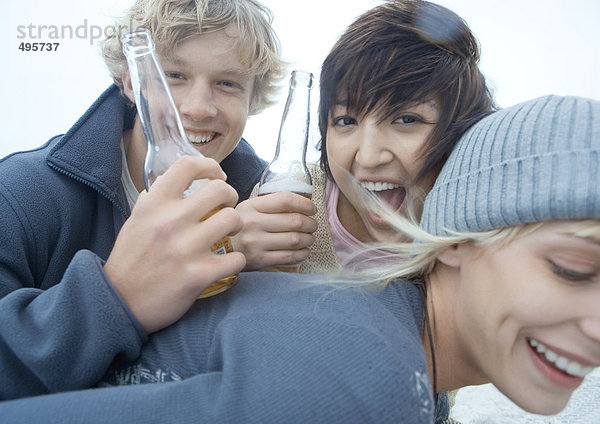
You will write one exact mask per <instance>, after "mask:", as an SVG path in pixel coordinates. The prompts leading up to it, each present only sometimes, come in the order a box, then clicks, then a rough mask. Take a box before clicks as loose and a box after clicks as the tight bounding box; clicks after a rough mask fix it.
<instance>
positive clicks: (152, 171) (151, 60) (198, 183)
mask: <svg viewBox="0 0 600 424" xmlns="http://www.w3.org/2000/svg"><path fill="white" fill-rule="evenodd" d="M121 42H122V44H123V53H124V54H125V57H126V59H127V65H128V67H129V75H130V77H131V85H132V87H133V94H134V96H135V104H136V107H137V111H138V114H139V117H140V121H141V124H142V128H143V130H144V136H145V137H146V142H147V145H148V147H147V151H146V159H145V162H144V184H145V186H146V190H149V189H150V185H151V184H152V183H153V182H154V181H155V180H156V179H157V178H158V177H159V176H160V175H162V174H163V173H164V172H165V171H166V170H167V168H169V166H171V165H172V164H173V162H175V161H176V160H177V159H178V158H179V157H181V156H183V155H191V156H202V154H201V153H200V152H199V151H198V150H196V149H195V148H194V146H192V145H191V143H190V142H189V141H188V139H187V136H186V135H185V131H184V129H183V124H182V122H181V118H180V117H179V113H178V112H177V108H176V107H175V102H174V101H173V96H172V95H171V91H170V90H169V86H168V84H167V80H166V78H165V74H164V72H163V70H162V67H161V65H160V62H159V61H158V57H157V55H156V51H155V46H154V42H153V41H152V37H151V36H150V31H148V30H147V29H139V30H136V31H132V32H128V33H126V34H123V36H122V37H121ZM207 181H208V180H195V181H194V182H193V183H192V184H191V185H190V187H189V188H188V189H187V190H186V191H185V192H184V193H183V196H184V197H186V196H188V195H190V194H191V193H193V192H194V191H196V190H198V189H199V188H200V187H202V185H204V184H205V183H206V182H207ZM217 211H218V209H215V210H214V211H212V212H211V213H210V214H209V215H207V216H206V217H204V219H207V218H208V217H210V216H211V215H213V214H215V213H216V212H217ZM232 250H233V248H232V246H231V242H230V240H229V238H227V237H225V238H223V239H221V240H220V241H218V242H217V243H215V244H214V245H213V246H212V251H213V252H214V253H216V254H224V253H228V252H231V251H232ZM237 280H238V275H237V274H236V275H231V276H229V277H225V278H223V279H221V280H219V281H217V282H215V283H213V284H212V285H211V286H209V287H208V288H207V289H206V290H205V291H204V292H202V294H201V295H200V296H199V297H200V298H203V297H209V296H213V295H215V294H218V293H221V292H223V291H225V290H227V289H228V288H230V287H232V286H233V285H235V283H237Z"/></svg>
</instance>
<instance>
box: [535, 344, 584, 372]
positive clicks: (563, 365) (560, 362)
mask: <svg viewBox="0 0 600 424" xmlns="http://www.w3.org/2000/svg"><path fill="white" fill-rule="evenodd" d="M528 341H529V345H530V346H531V347H533V348H534V349H535V350H536V351H537V353H539V354H540V355H541V354H543V355H544V356H545V358H546V360H547V361H548V362H551V363H553V364H554V366H555V367H556V368H558V369H559V370H561V371H564V372H566V373H567V374H571V375H573V376H575V377H580V378H583V377H585V376H586V375H588V374H589V373H591V372H592V370H593V369H594V367H586V366H584V365H581V364H580V363H579V362H576V361H571V360H569V359H567V358H565V357H564V356H560V355H559V354H557V353H556V352H553V351H551V350H550V349H548V348H547V347H546V346H544V345H543V344H541V343H540V342H538V341H537V340H534V339H529V340H528Z"/></svg>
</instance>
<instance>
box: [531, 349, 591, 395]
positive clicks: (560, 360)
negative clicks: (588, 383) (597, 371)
mask: <svg viewBox="0 0 600 424" xmlns="http://www.w3.org/2000/svg"><path fill="white" fill-rule="evenodd" d="M527 344H528V345H529V350H530V353H531V354H532V355H533V357H534V362H535V364H536V365H537V366H538V368H540V369H541V371H542V372H543V374H544V375H545V376H546V377H548V378H549V379H550V380H551V381H553V382H555V383H558V384H560V385H562V386H566V387H577V386H579V385H580V384H581V382H582V381H583V378H584V377H585V376H586V375H588V374H589V373H590V372H592V371H593V370H594V367H591V366H587V365H584V364H582V363H580V362H577V361H575V360H573V359H569V358H566V357H564V356H561V355H559V354H558V353H556V352H554V351H553V350H551V349H549V348H548V347H547V346H545V345H544V344H542V343H541V342H539V341H537V340H535V339H531V338H528V339H527Z"/></svg>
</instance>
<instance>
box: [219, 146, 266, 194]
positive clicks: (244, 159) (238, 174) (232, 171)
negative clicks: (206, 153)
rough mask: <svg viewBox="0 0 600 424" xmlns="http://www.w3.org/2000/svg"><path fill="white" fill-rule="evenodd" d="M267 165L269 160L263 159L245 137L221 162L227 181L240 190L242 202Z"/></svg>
mask: <svg viewBox="0 0 600 424" xmlns="http://www.w3.org/2000/svg"><path fill="white" fill-rule="evenodd" d="M266 167H267V162H266V161H265V160H263V159H261V158H260V157H259V156H258V155H257V154H256V152H255V151H254V149H253V148H252V146H250V144H249V143H248V142H247V141H246V140H244V139H243V138H242V139H241V140H240V142H239V143H238V145H237V146H236V148H235V149H234V151H233V152H231V153H230V154H229V156H227V157H226V158H225V159H223V161H222V162H221V168H222V169H223V171H224V172H225V174H227V183H229V184H230V185H231V186H232V187H233V188H235V190H236V191H237V192H238V195H239V201H240V202H241V201H243V200H246V199H247V198H248V197H249V196H250V193H251V192H252V188H253V187H254V186H255V185H256V184H257V183H258V181H259V180H260V176H261V175H262V173H263V171H264V169H265V168H266Z"/></svg>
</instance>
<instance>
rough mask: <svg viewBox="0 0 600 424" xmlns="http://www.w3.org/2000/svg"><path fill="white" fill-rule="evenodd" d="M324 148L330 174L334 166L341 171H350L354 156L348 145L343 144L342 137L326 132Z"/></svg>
mask: <svg viewBox="0 0 600 424" xmlns="http://www.w3.org/2000/svg"><path fill="white" fill-rule="evenodd" d="M325 147H326V149H325V150H326V153H327V160H328V162H329V165H330V168H331V170H332V173H333V168H334V166H335V167H337V168H338V169H341V170H346V171H350V169H351V165H352V159H353V157H354V155H353V152H352V148H351V146H350V144H349V143H344V142H343V139H342V137H339V136H338V135H336V134H334V132H333V131H327V143H326V145H325Z"/></svg>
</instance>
